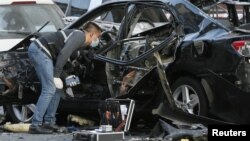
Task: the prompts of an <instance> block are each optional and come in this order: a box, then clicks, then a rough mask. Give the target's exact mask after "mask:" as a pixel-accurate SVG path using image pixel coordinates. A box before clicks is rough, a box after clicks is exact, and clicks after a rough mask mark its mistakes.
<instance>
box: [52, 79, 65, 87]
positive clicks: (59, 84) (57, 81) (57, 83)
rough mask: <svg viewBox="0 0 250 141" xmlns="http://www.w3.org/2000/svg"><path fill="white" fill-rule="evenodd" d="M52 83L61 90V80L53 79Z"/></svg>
mask: <svg viewBox="0 0 250 141" xmlns="http://www.w3.org/2000/svg"><path fill="white" fill-rule="evenodd" d="M54 83H55V85H56V88H57V89H62V88H63V82H62V80H61V78H57V77H54Z"/></svg>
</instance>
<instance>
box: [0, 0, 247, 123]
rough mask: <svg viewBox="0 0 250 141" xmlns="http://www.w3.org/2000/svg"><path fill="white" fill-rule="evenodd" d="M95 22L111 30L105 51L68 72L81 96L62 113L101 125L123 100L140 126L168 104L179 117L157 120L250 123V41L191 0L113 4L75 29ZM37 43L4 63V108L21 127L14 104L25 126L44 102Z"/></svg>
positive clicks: (90, 53) (87, 52)
mask: <svg viewBox="0 0 250 141" xmlns="http://www.w3.org/2000/svg"><path fill="white" fill-rule="evenodd" d="M87 21H95V22H96V23H98V24H99V25H100V26H101V27H102V28H103V30H104V31H103V33H102V37H101V44H100V45H99V48H96V49H83V50H79V53H76V54H75V55H72V57H71V61H70V62H69V63H68V64H67V67H66V68H65V71H66V72H67V73H68V74H75V75H77V76H79V77H80V80H81V82H82V83H81V85H78V86H77V87H74V88H73V92H74V97H71V96H69V95H67V94H66V95H64V96H63V97H62V101H61V103H60V108H59V111H58V112H59V113H68V114H78V115H82V116H84V117H87V118H90V117H95V118H96V121H98V118H99V117H98V112H97V109H98V103H99V102H100V101H101V100H104V99H106V98H110V97H115V98H131V99H134V100H135V102H136V106H135V112H134V117H133V119H134V120H132V122H133V121H139V120H138V119H144V120H146V121H148V123H150V122H153V121H154V120H153V119H155V118H156V117H155V116H154V115H152V109H155V108H157V107H158V106H159V105H161V106H162V103H163V104H164V105H165V106H164V107H163V108H165V109H166V110H169V109H170V110H171V111H172V112H173V114H166V113H164V112H158V113H156V114H158V115H160V116H162V117H164V118H169V119H175V120H181V121H185V122H189V123H197V122H202V123H204V124H209V123H211V122H205V121H204V122H203V120H199V118H200V119H204V117H209V118H211V117H213V118H216V119H217V120H218V119H219V120H221V121H224V122H231V123H238V124H243V123H249V122H250V121H249V119H250V118H249V116H250V112H249V110H248V106H247V105H248V101H249V99H250V95H249V91H250V89H249V86H250V85H249V83H250V80H249V78H248V77H249V71H248V68H249V58H248V57H249V41H248V40H249V39H250V36H249V35H248V34H247V33H244V32H233V31H231V30H230V29H228V28H227V27H225V26H223V25H222V24H221V23H219V22H217V21H216V20H214V19H212V18H211V17H209V16H208V15H207V14H205V13H204V12H202V11H201V10H200V9H198V8H197V7H195V6H194V5H192V4H191V3H190V2H188V1H186V0H164V3H163V2H161V1H147V0H144V1H143V0H138V1H137V0H136V1H134V0H133V1H132V0H131V1H130V0H124V1H119V2H108V3H105V4H103V5H101V6H99V7H97V8H95V9H93V10H91V11H90V12H88V13H86V14H84V15H82V16H81V17H80V18H79V19H78V20H77V21H75V22H74V23H72V24H71V25H69V26H68V27H67V28H81V27H82V26H83V25H84V24H85V23H86V22H87ZM37 36H39V34H37V33H36V34H32V35H30V36H28V37H27V38H26V39H25V40H23V41H22V42H20V43H19V44H18V45H17V46H15V47H14V48H12V49H11V50H10V51H8V52H4V53H1V55H0V56H1V72H2V74H3V76H2V80H3V82H4V85H2V87H4V88H5V91H4V92H2V93H3V94H4V95H3V94H2V95H1V97H0V102H1V104H4V105H5V107H6V109H7V111H8V113H9V114H10V115H12V118H13V119H15V118H16V119H18V118H17V116H16V115H15V112H17V110H18V108H13V105H12V106H8V104H17V105H18V106H20V105H21V106H22V108H21V109H22V110H23V111H24V112H23V113H24V114H23V116H21V117H22V118H19V119H18V120H19V121H20V120H24V119H27V117H28V116H27V115H29V114H31V113H32V112H27V108H25V107H30V104H31V103H35V101H36V98H37V97H38V96H39V90H40V88H39V82H38V81H37V80H36V76H35V74H34V70H33V68H32V66H31V65H30V63H29V60H28V58H27V52H26V51H27V46H28V45H29V44H30V39H32V38H34V37H37ZM77 54H80V55H77ZM32 108H34V107H32ZM32 108H30V109H31V111H32ZM158 109H159V108H158ZM22 110H19V112H20V111H22ZM175 113H178V114H175ZM180 113H181V114H180ZM187 113H188V114H187ZM20 115H22V114H20ZM211 115H212V116H211ZM188 116H191V117H192V116H194V117H195V118H191V119H190V120H188V119H189V118H188ZM205 119H207V118H205Z"/></svg>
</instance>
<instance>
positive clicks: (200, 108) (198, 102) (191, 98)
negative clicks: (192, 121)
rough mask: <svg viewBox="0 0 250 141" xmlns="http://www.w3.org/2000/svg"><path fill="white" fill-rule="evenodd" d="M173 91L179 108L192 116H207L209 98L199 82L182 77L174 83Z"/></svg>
mask: <svg viewBox="0 0 250 141" xmlns="http://www.w3.org/2000/svg"><path fill="white" fill-rule="evenodd" d="M171 89H172V92H173V98H174V100H175V104H176V105H177V107H178V108H180V109H182V110H183V111H185V112H188V113H190V114H195V115H206V114H207V111H208V102H207V97H206V94H205V91H204V89H203V87H202V85H201V84H200V82H199V81H197V80H196V79H193V78H190V77H182V78H179V79H178V80H176V81H175V82H174V83H173V85H172V87H171Z"/></svg>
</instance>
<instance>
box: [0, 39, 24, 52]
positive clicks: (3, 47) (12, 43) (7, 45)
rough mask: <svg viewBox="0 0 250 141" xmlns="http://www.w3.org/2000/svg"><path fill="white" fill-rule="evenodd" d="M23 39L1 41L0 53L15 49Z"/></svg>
mask: <svg viewBox="0 0 250 141" xmlns="http://www.w3.org/2000/svg"><path fill="white" fill-rule="evenodd" d="M22 40H23V39H0V45H1V47H0V52H2V51H8V50H9V49H11V48H13V47H14V46H15V45H17V44H18V43H19V42H20V41H22Z"/></svg>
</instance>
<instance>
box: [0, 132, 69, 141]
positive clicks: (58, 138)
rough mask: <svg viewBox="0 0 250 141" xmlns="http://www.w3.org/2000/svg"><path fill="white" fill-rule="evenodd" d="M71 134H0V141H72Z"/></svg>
mask: <svg viewBox="0 0 250 141" xmlns="http://www.w3.org/2000/svg"><path fill="white" fill-rule="evenodd" d="M72 140H73V134H72V133H68V134H63V133H62V134H46V135H44V134H43V135H41V134H38V135H37V134H28V133H7V132H3V133H0V141H72Z"/></svg>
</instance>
